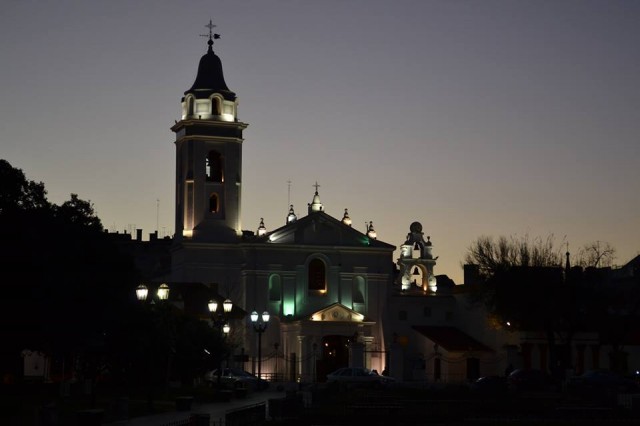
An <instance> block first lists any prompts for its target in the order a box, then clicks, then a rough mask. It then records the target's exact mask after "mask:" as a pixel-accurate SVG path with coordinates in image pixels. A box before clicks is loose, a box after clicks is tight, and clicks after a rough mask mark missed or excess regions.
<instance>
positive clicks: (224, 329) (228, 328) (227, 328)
mask: <svg viewBox="0 0 640 426" xmlns="http://www.w3.org/2000/svg"><path fill="white" fill-rule="evenodd" d="M222 332H223V333H224V334H225V336H226V335H227V334H229V332H231V326H230V325H229V324H225V325H223V326H222Z"/></svg>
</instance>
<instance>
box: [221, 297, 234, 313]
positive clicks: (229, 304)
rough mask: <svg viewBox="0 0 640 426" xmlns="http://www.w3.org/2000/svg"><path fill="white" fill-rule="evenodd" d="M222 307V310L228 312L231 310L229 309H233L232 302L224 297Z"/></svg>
mask: <svg viewBox="0 0 640 426" xmlns="http://www.w3.org/2000/svg"><path fill="white" fill-rule="evenodd" d="M222 309H224V312H225V313H226V314H228V313H229V312H231V309H233V302H231V300H229V299H226V300H225V301H224V302H222Z"/></svg>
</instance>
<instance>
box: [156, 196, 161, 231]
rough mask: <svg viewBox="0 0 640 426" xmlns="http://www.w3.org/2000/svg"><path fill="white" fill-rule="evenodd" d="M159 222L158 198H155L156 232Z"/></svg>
mask: <svg viewBox="0 0 640 426" xmlns="http://www.w3.org/2000/svg"><path fill="white" fill-rule="evenodd" d="M159 222H160V199H159V198H156V232H158V228H159V226H158V223H159Z"/></svg>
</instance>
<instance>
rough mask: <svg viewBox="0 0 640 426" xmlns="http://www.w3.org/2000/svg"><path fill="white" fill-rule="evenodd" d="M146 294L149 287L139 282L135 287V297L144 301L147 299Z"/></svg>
mask: <svg viewBox="0 0 640 426" xmlns="http://www.w3.org/2000/svg"><path fill="white" fill-rule="evenodd" d="M148 295H149V289H148V288H147V286H146V285H144V284H140V285H139V286H138V287H136V297H137V298H138V300H139V301H141V302H144V301H145V300H147V296H148Z"/></svg>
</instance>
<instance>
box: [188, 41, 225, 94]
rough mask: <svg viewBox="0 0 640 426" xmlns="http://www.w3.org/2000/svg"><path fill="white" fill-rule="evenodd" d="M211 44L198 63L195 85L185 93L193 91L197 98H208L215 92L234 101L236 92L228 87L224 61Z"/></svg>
mask: <svg viewBox="0 0 640 426" xmlns="http://www.w3.org/2000/svg"><path fill="white" fill-rule="evenodd" d="M212 44H213V43H210V44H209V50H208V51H207V53H206V54H205V55H204V56H203V57H202V58H200V64H199V65H198V74H197V76H196V80H195V81H194V82H193V86H191V88H190V89H189V90H187V91H186V92H184V94H185V95H186V94H188V93H191V94H193V95H194V96H195V97H196V98H199V99H202V98H208V97H209V96H210V95H211V94H213V93H219V94H221V95H222V96H223V97H224V98H225V99H227V100H229V101H234V100H235V99H236V94H235V93H233V92H232V91H231V90H229V88H228V87H227V83H226V82H225V81H224V75H223V73H222V61H220V58H219V57H218V56H217V55H216V54H215V53H213V49H212V48H211V45H212Z"/></svg>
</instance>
